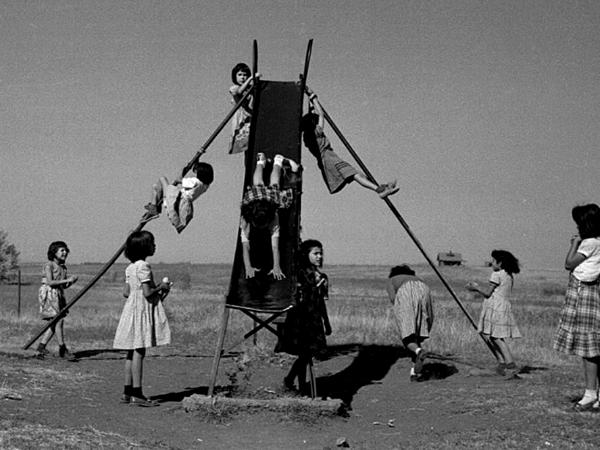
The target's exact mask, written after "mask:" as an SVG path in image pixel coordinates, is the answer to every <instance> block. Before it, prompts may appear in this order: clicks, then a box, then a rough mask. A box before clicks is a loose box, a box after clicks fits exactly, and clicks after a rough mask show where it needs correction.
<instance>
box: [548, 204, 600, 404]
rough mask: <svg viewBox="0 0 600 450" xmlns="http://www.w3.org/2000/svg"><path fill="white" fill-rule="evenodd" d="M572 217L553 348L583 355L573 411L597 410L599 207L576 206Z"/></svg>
mask: <svg viewBox="0 0 600 450" xmlns="http://www.w3.org/2000/svg"><path fill="white" fill-rule="evenodd" d="M572 217H573V220H574V221H575V223H576V224H577V230H578V234H576V235H575V236H573V237H572V238H571V246H570V247H569V251H568V252H567V257H566V259H565V269H567V270H568V271H569V272H570V275H569V285H568V287H567V292H566V295H565V303H564V306H563V309H562V313H561V317H560V323H559V325H558V331H557V333H556V337H555V340H554V349H555V350H558V351H559V352H563V353H567V354H569V355H577V356H581V357H582V358H583V375H584V378H585V385H586V386H585V392H584V394H583V397H582V398H581V400H579V401H578V402H577V403H575V406H574V408H575V410H577V411H586V410H590V409H596V410H600V404H599V402H598V357H599V356H600V289H599V286H598V284H599V278H598V277H599V275H600V207H599V206H598V205H596V204H588V205H582V206H576V207H575V208H573V211H572Z"/></svg>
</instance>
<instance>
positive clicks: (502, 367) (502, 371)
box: [496, 363, 506, 376]
mask: <svg viewBox="0 0 600 450" xmlns="http://www.w3.org/2000/svg"><path fill="white" fill-rule="evenodd" d="M496 373H497V374H498V375H502V376H504V375H506V364H504V363H499V364H498V365H497V366H496Z"/></svg>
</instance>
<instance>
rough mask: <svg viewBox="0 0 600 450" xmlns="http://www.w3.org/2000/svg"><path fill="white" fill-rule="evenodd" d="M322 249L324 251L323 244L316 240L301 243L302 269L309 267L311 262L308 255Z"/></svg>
mask: <svg viewBox="0 0 600 450" xmlns="http://www.w3.org/2000/svg"><path fill="white" fill-rule="evenodd" d="M315 247H317V248H320V249H321V250H323V244H321V242H320V241H317V240H316V239H307V240H305V241H302V242H301V243H300V267H309V266H310V261H309V260H308V254H309V253H310V251H311V250H312V249H313V248H315Z"/></svg>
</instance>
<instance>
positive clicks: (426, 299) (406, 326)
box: [386, 264, 433, 381]
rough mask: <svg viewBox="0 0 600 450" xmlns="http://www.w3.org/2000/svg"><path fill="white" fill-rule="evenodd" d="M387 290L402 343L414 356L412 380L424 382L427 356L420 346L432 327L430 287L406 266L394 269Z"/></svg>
mask: <svg viewBox="0 0 600 450" xmlns="http://www.w3.org/2000/svg"><path fill="white" fill-rule="evenodd" d="M386 290H387V292H388V295H389V298H390V301H391V302H392V305H393V311H394V316H395V317H396V324H397V325H398V329H399V330H400V337H401V338H402V344H403V345H404V347H406V349H407V350H408V351H410V352H411V353H412V356H411V360H412V367H411V369H410V381H423V364H424V362H425V358H426V357H427V353H426V352H425V350H423V348H421V344H422V343H423V341H424V340H425V339H427V338H428V337H429V332H430V331H431V326H432V325H433V306H432V304H431V293H430V290H429V286H427V284H425V282H424V281H423V280H421V279H420V278H418V277H417V276H415V271H414V270H412V269H411V268H410V266H408V265H406V264H402V265H400V266H395V267H392V269H391V270H390V275H389V277H388V282H387V287H386Z"/></svg>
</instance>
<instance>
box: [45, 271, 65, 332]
mask: <svg viewBox="0 0 600 450" xmlns="http://www.w3.org/2000/svg"><path fill="white" fill-rule="evenodd" d="M47 269H48V270H50V272H51V273H52V280H54V281H59V280H66V279H67V266H65V265H64V264H56V263H55V262H54V261H48V262H47V263H46V264H44V267H43V269H42V285H41V286H40V289H39V292H38V301H39V304H40V314H41V316H42V319H44V320H47V319H51V318H53V317H54V316H56V315H57V314H58V313H59V312H60V310H62V309H63V308H64V307H65V306H66V305H67V300H66V298H65V290H64V288H63V287H62V286H56V287H50V286H49V285H48V280H46V270H47Z"/></svg>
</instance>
